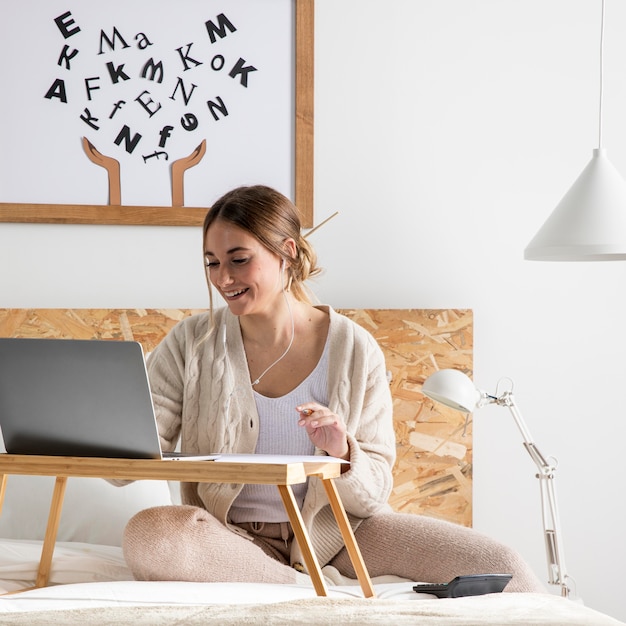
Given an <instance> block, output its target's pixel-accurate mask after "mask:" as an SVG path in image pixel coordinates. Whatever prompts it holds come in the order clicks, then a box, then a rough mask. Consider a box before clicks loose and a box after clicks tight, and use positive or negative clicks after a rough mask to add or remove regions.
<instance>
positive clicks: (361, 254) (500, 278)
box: [0, 0, 626, 620]
mask: <svg viewBox="0 0 626 626" xmlns="http://www.w3.org/2000/svg"><path fill="white" fill-rule="evenodd" d="M608 5H609V6H608V8H607V10H608V13H607V21H608V24H607V29H606V48H605V50H606V55H605V115H604V129H605V135H604V146H605V147H606V148H607V151H608V155H609V157H610V158H611V160H612V161H613V163H614V164H615V165H616V167H617V168H618V169H619V170H620V171H621V172H622V173H624V174H626V145H625V142H624V138H625V137H626V121H625V119H624V113H623V112H624V111H626V102H625V100H626V64H625V62H624V59H626V38H624V37H623V35H622V33H623V31H624V30H625V29H626V6H624V3H618V2H608ZM316 20H317V23H316V47H317V51H316V136H315V140H316V174H315V180H316V187H315V193H316V216H317V219H318V221H319V220H321V219H323V218H324V217H326V216H327V215H330V214H331V213H332V212H334V211H335V210H339V211H340V215H339V217H337V218H335V219H334V220H332V221H331V222H330V223H329V224H328V225H327V226H325V227H324V228H323V229H322V230H320V231H319V232H318V233H317V234H315V235H314V236H313V238H314V243H315V244H316V246H317V249H318V252H319V255H320V259H321V262H322V264H323V265H324V266H325V268H326V273H325V274H324V275H323V276H322V277H321V278H319V279H318V280H317V284H316V291H317V293H318V295H319V297H320V299H321V300H323V301H326V302H330V303H331V304H333V305H334V306H336V307H415V308H424V307H433V308H440V307H459V308H472V309H473V310H474V315H475V380H476V382H477V383H478V384H479V386H481V387H483V388H486V389H487V390H488V391H494V390H495V386H496V383H497V381H498V380H499V378H500V377H502V376H510V377H512V378H513V379H514V381H515V390H516V398H517V400H518V403H519V405H520V408H521V410H522V412H523V413H524V416H525V418H526V420H527V422H528V425H529V428H530V430H531V432H532V433H533V435H534V438H535V440H536V442H537V444H538V446H539V448H540V449H541V451H542V452H544V453H545V454H546V455H554V456H556V457H558V459H559V461H560V466H559V470H558V474H557V486H558V490H559V501H560V506H561V513H562V525H563V531H564V539H565V550H566V557H567V563H568V568H569V571H570V573H571V575H572V576H573V577H574V578H575V579H576V583H577V589H578V592H579V594H580V595H581V596H582V598H583V600H584V601H585V603H586V604H587V605H588V606H591V607H592V608H595V609H598V610H601V611H604V612H606V613H608V614H610V615H612V616H614V617H617V618H619V619H622V620H626V605H625V603H624V601H623V591H622V584H621V580H620V574H621V567H622V564H623V563H624V561H626V547H625V546H626V542H624V540H623V529H624V528H626V511H625V510H624V507H623V506H622V500H623V494H622V474H623V471H622V458H621V457H622V455H623V448H624V442H625V441H626V425H625V424H626V421H625V419H624V417H625V416H624V408H623V406H622V405H623V403H622V402H619V401H618V402H615V401H613V398H612V397H611V396H617V397H619V396H618V394H617V393H615V392H613V393H611V394H610V393H607V392H608V391H609V390H619V391H621V390H622V389H623V381H624V376H625V374H626V360H625V359H624V353H625V350H626V336H625V333H624V332H623V324H622V316H623V309H624V304H626V298H625V296H624V295H623V286H624V279H625V278H626V265H625V264H624V263H619V262H617V263H597V264H578V263H573V264H564V263H556V264H549V263H533V262H528V261H524V260H523V249H524V247H525V245H526V244H527V243H528V241H529V240H530V239H531V238H532V236H533V235H534V234H535V232H536V230H537V229H538V228H539V226H540V225H541V224H542V222H543V220H544V219H545V218H546V217H547V216H548V214H549V213H550V211H551V210H552V208H553V207H554V206H555V205H556V204H557V202H558V201H559V200H560V198H561V196H562V195H563V194H564V193H565V192H566V190H567V189H568V188H569V186H570V185H571V184H572V183H573V181H574V179H575V178H576V177H577V176H578V174H579V173H580V171H581V170H582V169H583V167H584V166H585V165H586V163H587V162H588V160H589V159H590V158H591V151H592V149H593V148H594V147H597V108H598V106H597V105H598V51H599V30H600V0H596V1H594V2H592V1H591V0H586V1H583V0H526V1H525V2H519V1H518V0H317V10H316ZM199 246H200V242H199V234H198V232H197V231H196V230H195V229H189V228H178V229H174V228H163V227H146V228H143V227H126V228H124V227H112V226H56V225H16V224H0V306H2V307H7V306H10V307H27V306H37V307H69V306H77V307H78V306H82V307H100V306H101V307H113V306H124V307H126V306H128V307H132V306H145V307H166V306H181V307H203V306H205V305H206V302H207V297H206V294H205V287H204V279H203V275H202V268H201V266H200V257H199ZM475 418H476V421H475V448H476V453H475V489H474V503H475V514H474V525H475V527H476V528H478V529H480V530H482V531H485V532H487V533H490V534H492V535H494V536H496V537H498V538H500V539H502V540H504V541H506V542H509V543H511V544H512V545H514V546H515V547H516V548H518V549H519V550H520V551H521V552H522V553H523V554H524V556H525V557H526V558H527V559H528V560H529V561H530V562H531V564H532V566H533V567H534V568H535V570H536V571H537V573H538V574H539V575H540V576H541V577H542V578H545V564H544V552H543V540H542V536H541V527H540V507H539V491H538V485H537V481H536V479H535V478H534V474H535V467H534V465H533V463H532V462H531V460H530V458H529V457H528V455H527V454H526V452H525V450H524V449H523V448H522V445H521V438H520V436H519V434H518V433H517V431H516V429H515V426H514V424H513V422H512V420H511V419H510V417H509V414H508V412H507V411H506V410H505V409H500V408H498V407H489V408H485V409H483V410H482V411H480V412H479V413H477V414H476V416H475Z"/></svg>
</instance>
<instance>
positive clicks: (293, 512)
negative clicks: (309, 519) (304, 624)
mask: <svg viewBox="0 0 626 626" xmlns="http://www.w3.org/2000/svg"><path fill="white" fill-rule="evenodd" d="M276 486H277V487H278V491H280V496H281V498H282V500H283V504H284V505H285V509H286V511H287V515H288V516H289V521H290V522H291V527H292V528H293V534H294V536H295V538H296V541H297V542H298V545H299V546H300V550H302V557H303V558H304V562H305V564H306V566H307V569H308V571H309V576H311V579H312V580H313V587H315V591H316V592H317V595H318V596H327V595H328V589H327V588H326V583H325V581H324V577H323V575H322V569H321V568H320V564H319V562H318V560H317V557H316V556H315V553H314V552H313V548H312V547H311V539H310V538H309V534H308V532H307V530H306V528H305V527H304V522H303V521H302V515H301V514H300V509H299V508H298V505H297V503H296V499H295V497H294V495H293V491H292V489H291V487H290V486H289V485H276Z"/></svg>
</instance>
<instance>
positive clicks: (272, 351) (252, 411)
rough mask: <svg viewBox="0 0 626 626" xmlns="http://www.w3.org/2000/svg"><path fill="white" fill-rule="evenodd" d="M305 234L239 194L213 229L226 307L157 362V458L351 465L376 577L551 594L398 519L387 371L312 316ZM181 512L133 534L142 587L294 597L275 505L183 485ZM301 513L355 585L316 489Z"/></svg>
mask: <svg viewBox="0 0 626 626" xmlns="http://www.w3.org/2000/svg"><path fill="white" fill-rule="evenodd" d="M300 231H301V224H300V219H299V216H298V212H297V209H296V207H295V206H294V205H293V203H292V202H291V201H290V200H289V199H288V198H286V197H285V196H284V195H282V194H280V193H279V192H277V191H276V190H274V189H272V188H269V187H266V186H253V187H239V188H236V189H234V190H232V191H230V192H228V193H227V194H225V195H224V196H222V197H221V198H220V199H218V200H217V201H216V202H215V203H214V205H213V207H212V208H211V209H210V210H209V212H208V213H207V216H206V219H205V222H204V228H203V246H204V248H203V251H204V257H205V261H206V264H207V279H208V282H209V289H210V290H211V288H215V289H216V290H217V291H218V292H219V293H220V294H221V295H222V296H223V297H224V299H225V301H226V307H223V308H220V309H217V310H215V311H214V310H213V306H211V312H210V314H202V315H199V316H194V317H191V318H187V319H185V320H183V321H182V322H181V323H180V324H178V325H177V326H176V327H175V328H174V329H173V330H172V331H171V332H170V333H169V334H168V335H167V337H166V338H165V339H164V340H163V342H162V343H161V344H160V345H159V346H158V347H157V348H156V349H155V350H154V352H153V353H152V355H151V357H150V360H149V362H148V371H149V375H150V382H151V386H152V392H153V397H154V404H155V412H156V417H157V422H158V426H159V433H160V436H161V444H162V448H163V450H164V451H169V450H172V449H173V448H174V446H175V445H176V443H177V441H178V439H179V437H180V441H181V447H182V451H183V452H189V453H194V454H199V453H208V452H212V453H216V452H217V453H220V452H221V453H227V452H235V453H248V454H254V453H257V454H318V455H330V456H333V457H338V458H341V459H344V460H347V461H349V464H346V468H345V471H343V472H342V474H341V476H340V477H339V478H337V480H336V485H337V490H338V492H339V494H340V497H341V499H342V501H343V503H344V506H345V509H346V511H347V513H348V515H349V516H350V518H351V523H352V525H353V527H354V528H355V536H356V539H357V541H358V543H359V546H360V548H361V551H362V553H363V556H364V558H365V561H366V564H367V567H368V569H369V570H370V574H371V575H373V576H379V575H385V574H392V575H396V576H401V577H403V578H408V579H410V580H421V581H432V582H436V581H447V580H451V579H452V578H454V576H456V575H458V574H459V573H461V572H462V573H465V574H468V573H476V574H487V573H510V574H512V576H513V578H512V580H511V582H510V583H509V585H508V587H507V590H509V591H539V590H543V586H542V585H541V583H540V582H539V581H538V580H537V578H536V577H535V575H534V574H533V573H532V571H531V570H530V568H529V567H528V566H527V565H526V563H525V562H524V561H523V560H522V559H521V558H520V556H519V555H518V554H517V553H516V552H514V551H513V550H511V549H509V548H508V547H506V546H503V545H501V544H499V543H497V542H496V541H493V540H491V539H490V538H488V537H485V536H482V535H479V534H478V533H476V532H475V531H473V530H471V529H469V528H466V527H464V526H457V525H455V524H450V523H447V522H443V521H441V520H436V519H433V518H429V517H426V516H419V515H414V514H402V513H396V512H394V511H392V510H391V507H389V505H388V504H387V503H388V501H389V498H390V495H391V492H392V489H393V474H392V468H393V465H394V462H395V458H396V449H397V448H396V439H395V432H394V424H393V405H392V398H391V393H390V389H389V382H388V379H387V368H386V363H385V358H384V355H383V352H382V350H381V348H380V347H379V345H378V344H377V343H376V341H375V340H374V338H373V336H372V335H371V334H370V333H368V332H367V331H366V330H364V328H363V327H361V326H359V325H357V324H356V323H354V322H352V321H351V320H349V319H348V318H347V317H345V316H342V315H339V314H338V313H336V312H335V311H334V310H333V309H332V308H331V307H329V306H319V305H313V304H312V303H311V298H310V295H309V294H308V291H307V289H306V287H305V284H304V283H305V281H306V280H307V278H309V276H311V275H313V274H315V273H317V272H319V267H318V266H317V260H316V255H315V252H314V251H313V249H312V248H311V246H310V245H309V244H308V242H307V241H306V240H305V239H304V238H303V237H302V235H301V232H300ZM182 364H184V366H183V365H182ZM181 497H182V502H183V505H184V506H182V507H159V508H156V509H148V510H145V511H142V512H140V513H138V514H137V515H135V516H134V517H133V518H132V519H131V520H130V522H129V524H128V526H127V528H126V533H125V541H124V552H125V556H126V560H127V562H128V564H129V567H130V568H131V570H132V571H133V574H134V576H135V577H136V578H137V579H140V580H143V579H146V580H164V579H168V580H171V579H172V577H174V578H176V579H179V580H194V581H229V582H230V581H239V582H245V581H257V582H258V581H262V582H267V583H294V582H297V581H298V571H299V570H301V569H302V567H303V566H302V562H303V557H302V553H301V551H300V549H299V547H298V543H297V541H294V535H293V531H292V529H291V527H290V525H289V523H288V518H287V517H286V514H285V512H284V508H283V506H282V503H281V501H280V497H279V495H278V494H275V493H267V492H266V491H265V490H263V487H262V486H255V485H248V486H246V487H243V486H231V487H229V488H225V487H223V486H221V485H212V484H194V483H184V484H183V485H182V487H181ZM294 497H295V501H296V503H297V506H298V507H299V509H300V511H301V514H302V518H303V521H304V524H305V525H306V527H307V530H308V532H309V535H310V538H311V542H312V545H313V549H314V551H315V554H316V555H317V556H318V559H319V561H320V563H321V565H322V566H323V565H332V566H333V567H335V568H336V569H337V570H338V571H339V572H340V573H341V574H342V575H345V576H349V577H351V578H354V577H355V575H356V574H355V571H354V569H353V567H352V564H351V561H350V558H349V555H348V554H347V552H346V550H345V548H344V545H343V542H342V537H341V534H340V533H339V531H338V529H337V526H336V525H335V524H334V522H333V520H332V516H329V504H328V500H327V498H326V496H325V494H324V493H323V486H322V485H320V484H319V481H316V480H311V481H309V482H308V483H306V484H302V486H301V487H299V488H295V489H294ZM246 539H249V540H246ZM216 546H219V549H216ZM172 555H184V557H182V556H181V558H179V559H174V560H173V559H172ZM209 555H210V558H207V557H208V556H209Z"/></svg>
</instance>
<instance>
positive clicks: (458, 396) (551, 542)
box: [422, 369, 570, 597]
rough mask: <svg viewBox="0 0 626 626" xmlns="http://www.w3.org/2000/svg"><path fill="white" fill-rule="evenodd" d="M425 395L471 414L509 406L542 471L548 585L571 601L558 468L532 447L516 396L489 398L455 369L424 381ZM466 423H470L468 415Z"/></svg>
mask: <svg viewBox="0 0 626 626" xmlns="http://www.w3.org/2000/svg"><path fill="white" fill-rule="evenodd" d="M422 392H423V393H424V395H426V396H428V397H429V398H431V399H432V400H435V401H437V402H440V403H441V404H444V405H445V406H448V407H450V408H452V409H456V410H457V411H462V412H464V413H468V414H469V413H471V412H472V411H473V410H474V409H479V408H481V407H483V406H485V405H487V404H497V405H499V406H506V407H507V408H508V409H509V410H510V411H511V414H512V415H513V419H514V420H515V423H516V424H517V427H518V428H519V430H520V432H521V433H522V437H523V438H524V447H525V448H526V450H527V451H528V454H530V456H531V458H532V460H533V461H534V462H535V464H536V465H537V469H538V470H539V472H538V474H537V478H538V479H539V485H540V489H541V509H542V517H543V528H544V538H545V543H546V556H547V560H548V582H549V583H550V584H551V585H558V586H560V588H561V595H562V596H564V597H569V595H570V588H569V586H568V580H569V578H570V577H569V576H568V574H567V570H566V569H565V559H564V557H563V542H562V538H561V526H560V524H559V511H558V507H557V502H556V493H555V487H554V473H555V470H556V465H557V464H556V461H555V460H554V459H551V461H552V462H549V461H548V460H547V459H546V458H545V457H544V456H543V454H541V452H539V450H538V449H537V446H536V445H535V444H534V443H533V441H532V438H531V436H530V433H529V431H528V428H527V426H526V424H525V422H524V419H523V418H522V415H521V413H520V412H519V410H518V409H517V406H516V405H515V401H514V400H513V393H512V392H511V391H505V392H503V393H502V394H500V395H499V396H492V395H489V394H487V393H485V392H484V391H481V390H480V389H477V388H476V387H475V386H474V383H473V382H472V381H471V380H470V378H469V377H468V376H466V375H465V374H463V372H460V371H459V370H454V369H443V370H439V371H437V372H435V373H434V374H431V375H430V376H429V377H428V378H427V379H426V380H425V381H424V384H423V386H422ZM467 419H469V415H468V416H467V418H466V420H467ZM466 423H467V421H466Z"/></svg>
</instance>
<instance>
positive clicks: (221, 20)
mask: <svg viewBox="0 0 626 626" xmlns="http://www.w3.org/2000/svg"><path fill="white" fill-rule="evenodd" d="M217 24H218V25H217V26H216V25H215V24H214V23H213V22H212V21H211V20H207V21H206V22H205V23H204V25H205V26H206V29H207V32H208V33H209V39H210V40H211V43H215V42H216V41H217V38H216V37H215V34H216V33H217V35H219V38H220V39H224V37H226V35H227V34H228V33H227V32H226V29H227V28H228V30H229V31H230V32H231V33H234V32H235V31H236V30H237V29H236V28H235V27H234V26H233V25H232V24H231V22H230V20H229V19H228V18H227V17H226V16H225V15H224V14H223V13H220V14H219V15H218V16H217Z"/></svg>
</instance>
